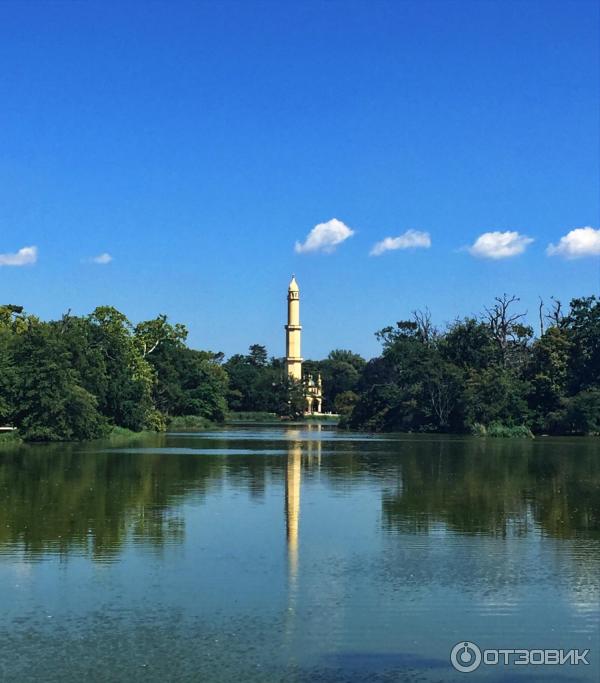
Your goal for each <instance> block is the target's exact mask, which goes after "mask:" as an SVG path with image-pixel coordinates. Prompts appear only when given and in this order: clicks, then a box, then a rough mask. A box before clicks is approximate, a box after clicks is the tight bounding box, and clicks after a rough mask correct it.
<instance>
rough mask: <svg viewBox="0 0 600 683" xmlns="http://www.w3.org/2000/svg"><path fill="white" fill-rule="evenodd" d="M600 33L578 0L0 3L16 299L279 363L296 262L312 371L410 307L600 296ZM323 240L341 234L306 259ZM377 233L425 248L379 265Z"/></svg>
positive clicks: (6, 209) (447, 311) (363, 349)
mask: <svg viewBox="0 0 600 683" xmlns="http://www.w3.org/2000/svg"><path fill="white" fill-rule="evenodd" d="M599 26H600V17H599V9H598V4H597V3H595V2H583V1H579V2H577V1H574V2H566V1H565V2H552V1H551V0H544V1H543V2H533V1H531V2H527V1H524V2H506V1H502V2H483V1H480V2H450V1H441V0H440V1H436V2H426V1H423V0H420V1H418V2H391V3H386V2H377V3H373V2H327V3H326V2H314V3H313V2H301V3H288V2H285V3H284V2H251V1H250V0H247V1H245V2H239V3H233V2H221V3H196V2H194V3H185V2H177V3H143V2H136V3H126V2H119V3H117V2H102V3H93V2H86V3H72V2H68V3H51V2H45V3H34V2H27V3H23V2H19V3H11V2H3V3H2V4H0V65H1V66H0V102H1V103H2V106H1V107H0V287H1V291H2V299H3V300H4V301H6V302H11V303H19V304H23V305H25V306H26V308H27V309H28V310H29V311H31V312H35V313H37V314H39V315H41V316H42V317H44V318H49V317H56V316H59V315H60V314H61V313H62V312H63V311H66V310H67V309H71V310H72V311H73V312H75V313H86V312H89V311H91V310H92V309H93V308H94V307H95V306H97V305H100V304H112V305H115V306H117V307H118V308H119V309H121V310H122V311H123V312H125V313H126V314H127V315H129V317H130V318H131V319H132V320H134V321H137V320H139V319H143V318H147V317H153V316H154V315H156V314H157V313H160V312H164V313H167V314H169V316H170V317H171V318H172V319H173V320H174V321H178V322H184V323H186V324H187V325H188V327H189V329H190V343H191V344H192V345H193V346H195V347H198V348H211V349H214V350H223V351H225V352H226V353H227V354H231V353H235V352H239V351H244V350H245V349H246V348H247V346H248V345H249V344H251V343H255V342H257V343H263V344H266V345H267V346H268V348H269V351H270V353H272V354H273V355H283V346H284V344H283V342H284V338H283V328H282V326H283V324H284V322H285V321H284V319H283V318H284V314H285V293H286V288H287V284H288V281H289V278H290V275H291V274H292V272H293V273H295V274H296V277H297V279H298V282H299V284H300V287H301V296H302V322H303V324H304V332H305V333H304V339H303V343H304V348H303V352H304V355H305V357H312V358H319V357H323V356H324V355H326V354H327V352H328V351H329V350H330V349H332V348H351V349H353V350H355V351H357V352H360V353H363V354H365V355H367V356H371V355H374V354H375V353H377V351H378V345H377V342H376V341H375V339H374V337H373V332H374V331H375V330H377V329H379V328H381V327H383V326H385V325H386V324H389V323H393V322H395V321H396V320H398V319H401V318H403V317H406V316H408V315H409V314H410V311H411V310H413V309H415V308H421V307H424V306H429V308H430V309H431V312H432V314H433V317H434V319H435V321H436V322H438V323H440V324H443V323H444V322H445V321H448V320H451V319H452V318H454V316H455V315H461V316H462V315H467V314H471V313H475V312H478V311H481V310H482V308H483V307H484V306H485V305H486V304H488V303H490V301H491V300H492V299H493V297H494V296H495V295H496V294H501V293H502V292H508V293H516V294H518V295H519V296H521V297H522V302H523V309H529V310H530V312H531V314H532V319H534V318H535V315H534V314H535V309H536V305H537V297H538V295H543V296H544V297H546V298H549V297H550V295H554V296H557V297H559V298H562V299H564V300H568V299H569V298H570V297H573V296H579V295H588V294H591V293H594V292H595V293H598V290H599V289H600V256H598V255H595V256H594V254H597V253H599V252H598V250H597V246H598V245H597V238H598V239H600V234H597V233H596V232H594V231H595V230H598V229H600V189H599V188H600V162H599V154H600V139H599V130H598V129H599V122H600V108H599V101H600V95H599V93H600V66H599V65H600V54H599V39H598V29H599ZM334 218H335V219H337V221H339V222H340V223H339V224H337V223H334V224H332V223H329V221H331V220H332V219H334ZM318 224H326V225H327V226H328V228H329V232H327V228H326V229H325V233H322V234H321V237H323V234H325V237H327V235H330V236H331V235H332V234H333V235H334V236H335V235H338V237H340V238H341V236H343V235H342V233H340V232H339V231H337V232H336V230H337V227H336V226H338V227H339V225H342V226H343V228H344V229H346V230H349V231H351V232H352V233H353V234H351V236H349V237H347V238H346V239H344V240H343V241H341V242H340V243H339V244H338V245H337V246H336V247H335V248H334V249H333V250H329V253H325V252H323V250H322V249H319V248H317V249H314V250H312V251H311V250H310V249H309V250H304V251H302V250H300V253H298V250H297V249H295V244H296V242H299V243H300V244H305V245H306V244H307V243H306V242H305V240H306V239H307V237H308V236H309V233H310V231H311V230H312V229H313V228H314V227H315V226H316V225H318ZM332 226H333V228H334V230H333V232H332V231H331V227H332ZM583 227H590V228H592V229H593V230H592V232H588V233H585V234H584V233H577V234H571V237H570V238H569V239H570V241H567V242H563V243H562V246H561V248H560V250H559V253H558V254H556V255H553V256H548V255H547V253H546V249H547V247H548V245H549V244H550V243H553V244H554V245H555V246H556V245H559V244H560V242H559V240H560V239H561V238H562V237H565V236H567V235H569V233H571V231H573V230H575V229H577V228H583ZM407 231H413V232H409V235H408V238H406V237H404V238H402V236H403V235H405V233H406V232H407ZM496 232H497V233H516V236H515V235H512V236H511V235H508V236H506V235H504V236H502V235H501V236H500V237H498V236H496V237H494V236H493V235H492V236H491V237H490V236H488V237H487V238H484V241H483V242H480V243H479V246H478V247H477V246H476V247H475V248H474V249H473V248H472V249H471V251H469V250H468V249H466V248H465V247H468V246H469V245H470V246H471V247H473V245H474V244H475V241H476V240H477V238H478V237H480V236H481V235H483V234H485V233H496ZM346 234H347V233H346ZM415 235H416V236H417V237H416V238H415ZM411 236H412V237H411ZM313 237H314V234H313ZM318 237H319V235H318V234H317V238H318ZM387 237H390V238H398V237H401V239H400V240H399V241H398V240H396V241H395V242H389V243H388V244H392V245H395V246H398V245H400V246H406V244H417V246H413V247H411V248H406V249H405V248H396V249H392V250H389V249H388V250H386V251H384V252H383V253H381V254H380V255H378V256H374V255H370V252H371V251H372V250H373V247H374V245H375V244H376V243H377V242H380V241H382V240H384V238H387ZM527 238H528V239H527ZM407 239H408V242H407ZM411 240H412V241H411ZM415 240H416V242H415ZM427 240H429V242H430V245H429V246H428V247H427V246H426V242H427ZM486 240H487V242H486ZM490 240H491V247H490ZM498 240H500V241H502V240H504V242H505V244H504V252H503V254H504V256H505V257H504V258H489V256H490V254H491V252H490V249H491V250H492V251H493V250H494V249H497V248H500V249H502V245H499V244H497V242H498ZM529 240H534V241H529ZM313 244H317V246H319V240H318V239H317V240H316V241H315V240H314V239H313ZM486 244H487V246H486ZM582 245H583V246H582ZM321 246H323V244H321ZM26 247H35V251H33V252H21V254H19V250H22V249H24V248H26ZM576 248H579V249H580V252H577V253H576V252H575V251H573V250H574V249H576ZM486 249H487V252H486ZM569 249H570V250H571V251H569ZM581 249H583V251H581ZM519 250H520V251H521V252H522V253H518V252H519ZM498 253H499V252H496V254H495V255H498ZM102 254H109V255H110V257H111V258H112V260H110V259H109V257H107V256H105V257H104V258H103V259H101V260H104V261H109V262H107V263H95V262H93V259H94V258H95V257H98V256H100V255H102ZM574 255H575V256H577V255H580V256H582V257H581V258H566V257H567V256H574ZM486 256H487V257H486ZM15 262H16V263H20V262H24V265H21V266H18V265H10V264H11V263H15ZM27 262H29V263H27ZM2 263H5V264H6V265H1V264H2Z"/></svg>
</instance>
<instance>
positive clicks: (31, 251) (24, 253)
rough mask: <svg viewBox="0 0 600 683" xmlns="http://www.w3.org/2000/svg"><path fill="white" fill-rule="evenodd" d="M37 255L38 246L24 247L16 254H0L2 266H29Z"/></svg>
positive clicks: (35, 259) (0, 264)
mask: <svg viewBox="0 0 600 683" xmlns="http://www.w3.org/2000/svg"><path fill="white" fill-rule="evenodd" d="M37 257H38V250H37V247H23V249H19V251H18V252H17V253H16V254H0V266H29V265H31V264H33V263H35V262H36V261H37Z"/></svg>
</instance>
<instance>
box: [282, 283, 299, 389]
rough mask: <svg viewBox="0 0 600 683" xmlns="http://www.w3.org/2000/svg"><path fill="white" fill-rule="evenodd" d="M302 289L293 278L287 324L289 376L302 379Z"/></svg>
mask: <svg viewBox="0 0 600 683" xmlns="http://www.w3.org/2000/svg"><path fill="white" fill-rule="evenodd" d="M301 334H302V326H301V325H300V290H299V289H298V284H297V283H296V279H295V278H292V281H291V282H290V286H289V288H288V319H287V325H286V326H285V365H286V369H287V374H288V377H291V378H292V379H295V380H297V381H301V380H302V356H301V350H300V341H301Z"/></svg>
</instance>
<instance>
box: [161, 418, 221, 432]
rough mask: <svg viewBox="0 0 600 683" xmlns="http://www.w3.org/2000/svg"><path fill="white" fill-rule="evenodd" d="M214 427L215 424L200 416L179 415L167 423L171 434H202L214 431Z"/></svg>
mask: <svg viewBox="0 0 600 683" xmlns="http://www.w3.org/2000/svg"><path fill="white" fill-rule="evenodd" d="M214 426H215V424H214V422H211V421H210V420H207V419H206V418H205V417H200V416H199V415H179V416H177V417H172V418H171V419H170V420H169V421H168V422H167V430H168V431H169V432H202V431H204V430H206V429H213V428H214Z"/></svg>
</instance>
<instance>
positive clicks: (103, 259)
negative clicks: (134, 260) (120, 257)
mask: <svg viewBox="0 0 600 683" xmlns="http://www.w3.org/2000/svg"><path fill="white" fill-rule="evenodd" d="M112 260H113V257H112V256H111V255H110V254H108V253H107V252H104V253H103V254H98V256H94V258H93V259H92V261H93V262H94V263H99V264H100V265H101V266H104V265H106V264H107V263H110V262H111V261H112Z"/></svg>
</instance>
